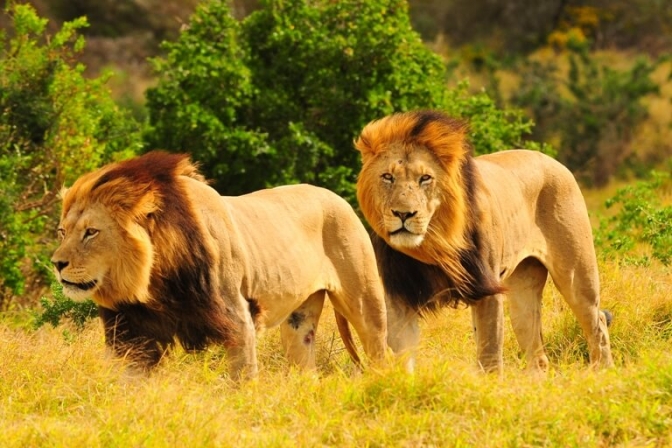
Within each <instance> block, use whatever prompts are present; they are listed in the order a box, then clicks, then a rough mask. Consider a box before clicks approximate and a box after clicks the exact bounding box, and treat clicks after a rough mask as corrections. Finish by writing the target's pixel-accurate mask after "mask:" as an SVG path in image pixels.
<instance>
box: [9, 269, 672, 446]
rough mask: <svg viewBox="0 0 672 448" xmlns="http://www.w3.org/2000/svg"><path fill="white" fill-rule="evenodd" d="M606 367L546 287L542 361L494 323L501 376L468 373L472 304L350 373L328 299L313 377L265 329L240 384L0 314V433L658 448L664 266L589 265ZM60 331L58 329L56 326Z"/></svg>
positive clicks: (215, 359) (665, 375) (19, 439)
mask: <svg viewBox="0 0 672 448" xmlns="http://www.w3.org/2000/svg"><path fill="white" fill-rule="evenodd" d="M601 272H602V285H603V288H602V290H603V304H604V307H606V308H609V309H610V310H612V312H613V313H614V316H615V320H614V324H613V325H612V328H611V335H612V343H613V350H614V353H615V358H616V362H617V367H616V368H615V369H612V370H610V371H607V372H600V373H594V372H592V371H590V370H589V369H588V368H587V366H586V364H585V346H584V342H583V338H582V337H581V336H580V334H579V330H578V326H577V325H576V323H575V321H574V319H573V317H572V315H571V313H569V311H568V309H567V307H566V305H565V303H564V302H563V301H562V299H561V297H560V296H559V294H558V293H557V291H555V290H554V289H553V288H552V287H551V288H547V293H546V295H545V297H544V327H545V330H544V331H545V338H546V343H547V347H548V350H549V356H550V357H551V361H552V363H553V366H554V368H553V370H552V371H551V372H550V374H549V375H548V377H547V378H546V379H543V380H534V379H532V378H529V377H528V376H526V375H525V374H524V373H523V372H521V371H520V367H521V363H522V361H520V357H519V353H518V350H517V347H516V345H515V342H514V340H513V336H512V332H511V331H510V330H509V328H507V333H506V334H507V340H506V347H505V362H506V368H505V372H504V375H503V377H502V378H498V377H495V376H487V375H482V374H479V373H478V372H476V370H475V369H474V367H473V366H474V344H473V341H472V336H471V330H470V318H469V312H468V311H466V310H452V309H451V310H445V311H444V312H442V313H440V314H439V315H438V316H436V317H434V318H431V319H428V320H427V321H426V322H425V323H424V325H423V340H422V347H421V350H420V352H421V354H422V356H421V359H420V360H419V363H418V369H417V373H416V374H415V375H412V376H411V375H407V374H405V373H403V372H401V371H400V370H399V369H398V368H396V367H395V366H391V367H389V368H387V369H385V370H383V371H380V372H373V371H368V372H366V373H364V374H361V375H356V374H353V373H352V369H351V365H350V363H349V361H348V360H347V358H346V355H345V353H344V352H343V351H342V347H341V344H340V341H338V339H337V338H335V334H336V332H335V326H334V323H333V318H332V317H331V314H330V312H329V310H325V318H324V322H323V323H322V327H321V329H320V332H319V335H318V340H319V343H320V353H319V359H320V368H319V372H318V375H310V374H302V373H299V372H295V371H289V370H288V368H287V367H286V363H285V361H284V359H283V357H282V356H281V355H280V354H279V353H280V345H279V337H278V332H277V330H271V331H268V332H266V334H264V335H263V336H262V337H261V338H260V342H259V346H260V347H259V352H260V353H259V358H260V362H261V364H262V369H261V373H260V377H259V379H258V380H256V381H253V382H250V383H246V384H243V385H242V386H240V387H237V386H235V385H233V384H231V383H230V382H229V381H228V380H227V379H226V375H225V374H223V373H222V372H225V371H226V368H225V367H226V366H225V364H226V359H225V357H224V356H223V354H222V352H221V351H220V350H218V349H216V348H213V349H211V350H209V351H207V352H205V353H202V354H199V355H188V354H185V353H183V352H181V351H177V352H174V353H172V354H171V355H170V356H169V357H168V358H167V359H166V360H165V361H164V362H163V363H162V365H161V366H160V367H159V368H158V369H157V371H155V372H154V374H153V375H151V377H149V378H128V377H126V376H124V375H123V374H122V373H121V372H123V369H121V365H120V364H119V363H118V362H116V361H113V360H110V359H106V358H105V357H104V356H103V352H104V350H103V340H102V334H101V330H100V328H99V325H98V323H97V322H93V323H91V325H89V326H88V327H87V328H86V329H85V330H84V331H83V332H82V333H76V332H72V331H71V330H70V329H68V328H66V327H59V328H56V329H53V328H47V327H44V328H42V329H40V330H39V331H33V330H25V329H21V328H17V327H16V325H14V324H10V323H7V322H5V323H3V324H0V400H1V401H0V403H1V404H0V427H1V428H3V436H2V442H1V443H0V445H2V446H7V447H25V446H68V447H70V446H87V447H97V446H152V447H154V446H157V447H163V446H357V447H360V446H404V447H419V446H484V447H501V446H582V447H583V446H612V445H616V446H669V445H670V444H672V429H670V428H671V427H672V355H670V351H669V347H670V339H671V338H672V303H671V301H670V300H669V298H668V292H669V291H670V290H672V282H671V280H670V272H669V270H668V271H666V270H665V269H662V268H656V269H644V268H638V267H618V266H617V265H615V264H610V263H608V264H605V265H603V266H601ZM64 332H65V336H64Z"/></svg>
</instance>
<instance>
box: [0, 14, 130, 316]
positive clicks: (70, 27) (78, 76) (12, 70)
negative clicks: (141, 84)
mask: <svg viewBox="0 0 672 448" xmlns="http://www.w3.org/2000/svg"><path fill="white" fill-rule="evenodd" d="M7 13H8V14H9V16H10V17H11V19H12V23H13V35H12V37H11V39H8V38H7V36H5V35H4V34H3V35H1V36H0V190H2V192H3V194H2V196H0V306H3V305H7V304H8V303H9V299H10V298H11V297H12V296H13V295H16V294H22V293H23V292H24V287H25V285H26V281H27V279H30V280H40V279H43V277H44V276H43V273H44V270H45V269H47V268H46V266H47V263H46V262H45V260H46V259H47V257H48V254H49V252H50V251H51V249H52V247H50V244H49V243H50V242H51V241H53V235H54V234H55V233H54V229H55V227H56V223H57V222H58V208H57V202H58V198H57V194H58V191H59V190H60V188H61V187H62V186H63V184H64V183H68V182H72V181H74V179H75V178H76V177H77V176H79V175H80V174H82V173H84V172H86V171H89V170H91V169H93V168H95V167H97V166H99V165H100V164H101V163H104V162H107V161H110V160H112V159H113V158H116V157H122V156H125V155H128V154H130V153H131V152H132V151H134V150H136V149H137V148H139V144H140V134H139V132H138V128H137V125H136V124H135V123H133V122H132V121H131V120H130V119H128V118H127V117H126V115H125V114H124V113H122V112H121V111H120V110H119V109H118V107H117V106H116V105H115V104H114V102H113V100H112V99H111V97H110V95H109V92H108V91H107V89H105V87H104V83H105V79H104V78H100V79H86V78H84V76H83V75H82V72H83V70H84V67H83V66H81V65H80V64H78V63H77V62H76V55H77V53H78V52H80V51H81V50H82V48H83V46H84V41H83V39H82V38H81V36H79V35H78V30H79V29H81V28H82V27H85V26H86V20H84V19H78V20H75V21H72V22H67V23H65V24H63V27H62V28H61V29H60V30H59V31H58V32H57V33H55V34H54V35H48V34H47V33H46V31H45V30H46V25H47V20H45V19H42V18H40V17H38V16H37V14H36V12H35V10H34V9H33V8H32V7H31V6H29V5H20V4H16V5H10V6H9V7H8V9H7ZM36 273H37V274H36ZM40 273H41V274H40Z"/></svg>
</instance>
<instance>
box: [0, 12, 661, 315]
mask: <svg viewBox="0 0 672 448" xmlns="http://www.w3.org/2000/svg"><path fill="white" fill-rule="evenodd" d="M0 4H2V5H3V13H2V14H1V15H0V27H1V29H2V31H3V33H2V37H1V38H0V51H1V52H2V53H1V54H0V63H1V65H0V189H1V190H2V191H3V195H2V197H0V309H4V310H7V309H10V308H12V307H26V306H28V307H30V306H34V305H35V304H36V303H37V298H38V297H39V296H40V295H42V294H43V293H44V292H45V291H46V290H48V285H49V282H50V280H49V274H48V272H49V269H50V268H49V264H48V261H47V260H48V257H49V254H50V253H51V252H52V251H53V249H54V247H55V244H56V243H55V238H54V237H55V231H54V230H55V228H56V224H57V222H58V212H59V207H58V199H57V193H58V191H59V189H60V188H61V186H62V185H63V184H64V183H65V184H71V183H72V182H73V181H74V179H76V177H77V176H79V175H81V174H82V173H84V172H86V171H89V170H91V169H93V168H95V167H97V166H100V165H101V164H103V163H106V162H109V161H113V160H118V159H122V158H125V157H129V156H130V155H132V154H138V153H141V152H143V151H147V150H150V149H154V148H163V149H167V150H169V151H180V152H189V153H191V154H192V156H193V157H194V158H195V159H196V160H198V161H199V162H201V164H202V167H203V170H204V172H205V174H206V175H207V176H208V177H210V178H212V179H213V180H214V182H215V183H214V185H215V187H216V188H217V189H218V190H219V191H220V192H221V193H222V194H232V195H233V194H241V193H245V192H248V191H252V190H255V189H259V188H264V187H267V186H272V185H277V184H281V183H293V182H309V183H315V184H319V185H323V186H326V187H328V188H330V189H332V190H334V191H336V192H338V193H339V194H341V195H342V196H344V197H346V198H348V199H349V200H350V201H351V202H352V203H353V205H355V201H354V194H353V192H354V181H355V176H356V173H357V172H358V169H359V167H358V160H357V153H356V151H354V150H353V148H352V140H353V138H354V137H355V136H356V134H357V132H358V131H359V130H360V129H361V127H362V126H364V125H365V124H366V123H367V122H368V121H370V120H372V119H374V118H378V117H381V116H383V115H386V114H389V113H391V112H394V111H402V110H410V109H416V108H441V109H444V110H446V111H448V112H449V113H451V114H453V115H456V116H459V117H462V118H464V119H466V120H468V121H469V122H470V124H471V129H472V144H473V146H474V148H475V152H476V153H487V152H492V151H496V150H501V149H505V148H510V147H528V148H532V149H538V150H542V151H544V152H547V153H550V154H553V155H555V156H556V157H557V158H558V159H559V160H560V161H562V162H563V163H564V164H566V165H567V166H568V167H569V168H570V169H571V170H572V171H573V172H574V173H575V174H576V176H577V178H578V179H579V180H580V182H581V183H582V185H583V186H584V187H586V188H588V187H599V188H602V187H605V186H609V185H614V184H616V185H621V184H627V183H631V182H632V181H635V180H638V181H639V183H637V184H636V185H635V186H632V187H624V188H625V189H624V190H619V192H618V193H617V194H616V195H615V196H614V197H613V199H612V200H611V202H610V205H615V208H614V210H615V211H614V213H612V216H610V217H609V219H604V220H603V222H601V223H600V225H599V226H596V242H597V243H598V245H602V247H603V249H604V251H603V252H604V253H610V254H613V253H617V252H619V251H631V250H632V249H633V248H637V247H641V246H642V245H645V246H646V245H648V246H651V247H652V248H653V251H652V252H651V254H649V255H647V256H649V257H653V258H655V259H657V260H660V261H663V262H664V263H668V262H669V258H670V257H669V253H670V250H671V249H670V248H672V243H671V239H672V230H670V224H669V223H670V216H672V213H670V206H669V191H670V187H669V185H670V181H669V175H667V173H669V171H670V167H671V166H672V165H671V164H670V162H669V161H670V158H671V157H672V125H671V123H672V78H671V76H672V75H671V74H672V69H671V64H670V60H669V56H670V54H672V3H670V2H669V1H663V0H628V1H625V0H610V1H607V0H588V1H568V0H557V1H554V0H549V1H543V2H539V1H533V0H510V1H492V0H470V1H465V0H414V1H408V2H406V1H401V0H370V1H364V0H343V1H330V0H314V1H306V0H258V1H244V0H234V1H231V2H226V1H219V0H202V1H197V0H124V1H119V0H98V1H95V2H92V1H86V0H33V1H30V2H28V3H22V2H17V1H9V2H7V1H3V2H0ZM82 17H85V19H83V18H82ZM652 170H658V171H659V172H660V173H659V174H656V175H655V176H654V177H653V178H650V177H649V176H650V175H651V174H650V173H651V172H652ZM627 188H630V189H627ZM661 194H662V195H663V196H661ZM597 227H599V228H597ZM638 260H640V261H641V258H638Z"/></svg>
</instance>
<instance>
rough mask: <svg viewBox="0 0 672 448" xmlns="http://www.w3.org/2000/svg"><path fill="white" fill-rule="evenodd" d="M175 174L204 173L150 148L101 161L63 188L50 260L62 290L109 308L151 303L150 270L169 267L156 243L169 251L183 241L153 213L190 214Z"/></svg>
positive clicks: (183, 159) (182, 159)
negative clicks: (127, 156) (126, 158)
mask: <svg viewBox="0 0 672 448" xmlns="http://www.w3.org/2000/svg"><path fill="white" fill-rule="evenodd" d="M138 164H142V166H137V165H138ZM166 173H169V175H166ZM180 175H185V176H190V177H196V178H199V179H202V178H201V177H200V175H199V174H197V171H196V168H195V167H194V166H193V165H192V164H191V163H190V162H189V160H188V158H187V157H186V156H184V155H170V154H164V153H149V154H147V155H146V156H144V157H142V158H138V159H134V160H131V161H125V162H122V163H118V164H111V165H107V166H106V167H104V168H103V169H101V170H98V171H95V172H93V173H90V174H87V175H84V176H82V177H80V178H79V179H78V180H77V181H76V182H75V183H74V185H72V187H70V188H67V189H66V188H64V189H63V191H62V192H61V195H62V197H63V210H62V214H61V221H60V224H59V228H58V233H59V236H60V238H61V244H60V246H59V247H58V249H57V250H56V251H55V253H54V255H53V257H52V263H53V264H54V266H55V268H56V272H57V276H58V279H59V280H60V282H61V284H62V285H63V292H64V293H65V295H67V296H68V297H70V298H72V299H74V300H83V299H85V298H89V297H92V298H93V300H94V301H95V302H96V303H97V304H98V305H101V306H104V307H106V308H109V309H116V307H117V305H118V304H119V303H120V302H124V303H147V302H149V301H151V298H152V294H151V291H150V278H151V276H152V273H153V271H156V270H160V269H165V268H168V266H165V264H166V263H165V262H166V260H161V259H160V258H161V252H162V251H156V250H155V247H154V244H157V243H158V244H163V245H164V246H163V247H168V248H173V249H171V250H173V251H175V250H177V249H176V248H177V247H179V246H184V244H183V243H181V241H180V239H181V236H180V235H179V233H178V232H177V231H175V230H174V229H173V230H172V231H171V230H170V229H171V228H166V227H162V225H161V223H160V221H162V220H161V219H157V218H156V215H157V214H159V213H161V214H163V215H165V214H166V213H170V214H172V215H180V214H185V213H186V214H188V213H187V211H185V210H180V208H184V206H183V205H182V204H181V202H180V201H179V200H177V199H176V198H179V197H182V196H184V195H183V194H178V192H177V191H175V189H177V188H179V185H178V184H177V183H175V182H174V179H175V178H176V176H180ZM192 225H193V224H192ZM153 242H154V244H153Z"/></svg>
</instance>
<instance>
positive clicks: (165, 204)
mask: <svg viewBox="0 0 672 448" xmlns="http://www.w3.org/2000/svg"><path fill="white" fill-rule="evenodd" d="M180 176H188V177H191V178H194V179H197V180H199V181H203V182H204V179H203V177H202V176H201V175H200V174H198V171H197V168H196V167H195V166H194V165H193V164H191V163H190V162H189V159H188V156H186V155H178V154H167V153H162V152H152V153H149V154H147V155H145V156H143V157H139V158H135V159H131V160H127V161H124V162H120V163H117V164H112V165H109V166H108V167H106V168H105V169H102V170H99V171H96V172H93V173H90V174H87V175H85V176H83V177H81V178H80V179H79V180H78V181H77V182H76V183H75V184H74V185H73V186H72V187H71V188H69V189H67V190H66V191H64V192H63V216H65V215H67V214H68V212H69V211H70V209H71V208H73V207H78V208H80V209H82V210H83V209H85V208H86V207H88V206H89V205H91V204H94V203H100V204H102V205H103V206H104V207H105V208H106V210H108V211H109V217H110V218H111V219H112V220H113V221H114V222H116V224H117V225H118V226H119V228H120V229H121V234H122V235H124V237H125V241H123V242H119V248H120V249H121V251H120V256H119V257H118V258H117V260H116V263H115V264H114V266H113V268H112V269H111V271H110V273H109V277H110V278H109V281H106V282H105V285H104V286H103V287H101V288H100V290H98V291H96V292H95V293H94V294H95V301H96V303H98V304H99V305H100V306H99V311H100V316H101V318H102V320H103V322H104V326H105V332H106V340H108V342H109V341H115V340H121V339H123V340H124V341H128V342H133V345H134V346H135V347H138V346H140V347H142V350H140V353H139V354H141V355H142V356H145V357H147V358H148V359H143V360H142V361H143V363H147V364H149V365H152V364H154V363H156V362H158V360H159V358H160V357H161V355H162V353H163V351H164V350H165V349H166V348H167V347H168V346H170V345H172V344H173V343H174V341H175V339H177V340H178V341H179V342H180V343H181V345H183V346H184V347H185V349H187V350H198V349H203V348H205V346H206V345H207V344H209V343H211V342H219V343H224V344H231V343H234V342H235V341H233V338H232V335H231V334H229V333H230V332H228V331H227V330H226V329H227V328H230V325H228V316H227V315H226V314H225V313H224V312H223V311H222V310H221V308H220V307H219V306H215V300H213V297H215V295H216V293H217V292H216V291H217V287H218V278H217V273H216V271H215V266H216V251H214V250H213V249H212V248H210V247H208V246H207V245H206V243H205V241H207V239H206V238H203V237H202V235H203V232H204V228H203V225H202V224H201V223H200V222H199V220H198V219H197V218H196V216H197V215H196V214H195V213H194V212H193V210H192V208H193V204H192V202H191V200H190V198H189V196H188V194H187V192H186V190H185V189H184V187H183V185H182V183H181V182H180V181H179V177H180ZM121 334H123V338H119V337H118V336H119V335H121ZM114 348H115V349H116V351H117V352H118V353H119V354H122V355H123V352H124V350H126V347H124V346H116V347H114ZM135 355H138V353H136V354H135Z"/></svg>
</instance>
